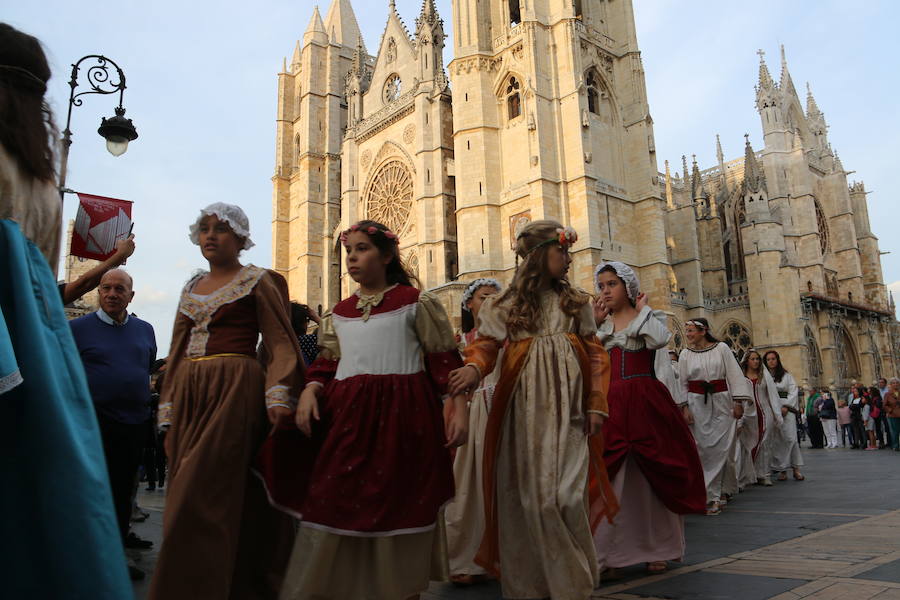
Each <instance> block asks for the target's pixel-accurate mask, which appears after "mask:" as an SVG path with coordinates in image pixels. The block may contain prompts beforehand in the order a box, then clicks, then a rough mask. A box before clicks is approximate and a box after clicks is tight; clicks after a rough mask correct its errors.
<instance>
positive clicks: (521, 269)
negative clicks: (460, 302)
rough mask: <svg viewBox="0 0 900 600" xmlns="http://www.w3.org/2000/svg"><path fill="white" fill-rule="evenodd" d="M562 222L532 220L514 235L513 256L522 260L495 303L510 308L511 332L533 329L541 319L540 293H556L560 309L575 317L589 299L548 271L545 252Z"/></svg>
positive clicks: (508, 329) (509, 324) (531, 330)
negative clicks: (516, 235)
mask: <svg viewBox="0 0 900 600" xmlns="http://www.w3.org/2000/svg"><path fill="white" fill-rule="evenodd" d="M559 229H562V225H561V224H560V223H558V222H556V221H532V222H531V223H529V224H528V225H526V226H525V227H524V228H523V229H522V231H521V233H519V235H518V237H517V238H516V255H517V256H518V257H520V258H522V262H521V263H519V264H518V266H517V267H516V273H515V275H514V276H513V280H512V282H511V283H510V284H509V287H508V288H506V290H505V291H504V292H503V293H502V294H501V295H500V297H499V298H498V299H497V304H503V305H506V306H508V307H509V315H508V316H507V319H506V329H507V331H508V332H509V333H510V334H514V333H519V332H522V331H525V332H529V333H530V332H535V331H537V329H538V327H539V326H540V322H541V292H542V291H544V290H546V289H552V290H554V291H556V293H558V294H559V307H560V309H561V310H562V311H563V312H564V313H566V314H567V315H569V316H570V317H572V318H573V319H577V318H578V313H579V312H580V311H581V308H582V307H583V306H584V305H585V304H586V303H587V302H590V299H591V297H590V296H589V295H588V294H586V293H585V292H583V291H581V290H579V289H577V288H574V287H572V285H571V284H570V283H569V282H568V280H567V279H566V278H565V277H562V278H561V279H554V278H552V277H550V275H548V273H547V254H548V252H549V251H550V248H551V247H552V246H553V245H554V244H553V243H547V242H548V241H549V240H551V239H556V238H558V237H559V233H558V230H559Z"/></svg>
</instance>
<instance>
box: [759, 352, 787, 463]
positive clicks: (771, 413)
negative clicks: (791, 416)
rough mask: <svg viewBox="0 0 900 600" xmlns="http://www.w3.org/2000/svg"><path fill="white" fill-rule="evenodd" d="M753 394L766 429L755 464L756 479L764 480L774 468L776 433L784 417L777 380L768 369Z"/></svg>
mask: <svg viewBox="0 0 900 600" xmlns="http://www.w3.org/2000/svg"><path fill="white" fill-rule="evenodd" d="M753 393H754V394H756V400H757V402H758V404H759V405H760V406H761V407H762V409H763V416H764V417H765V427H764V429H763V435H762V439H761V440H760V442H759V449H757V451H756V458H754V460H753V464H754V465H755V467H756V479H757V480H759V479H764V478H766V477H768V476H769V473H770V472H771V466H772V444H773V443H774V442H775V431H776V430H777V428H779V427H781V424H782V423H783V422H784V417H782V416H781V400H780V399H779V398H778V390H776V389H775V380H774V379H772V375H771V374H769V371H768V369H766V368H763V370H762V376H761V377H760V378H759V379H758V380H757V381H756V384H755V386H754V390H753Z"/></svg>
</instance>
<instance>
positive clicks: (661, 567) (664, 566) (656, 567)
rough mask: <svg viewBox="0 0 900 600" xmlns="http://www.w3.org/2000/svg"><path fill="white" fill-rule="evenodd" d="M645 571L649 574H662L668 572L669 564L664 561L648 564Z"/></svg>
mask: <svg viewBox="0 0 900 600" xmlns="http://www.w3.org/2000/svg"><path fill="white" fill-rule="evenodd" d="M647 570H648V571H649V572H651V573H664V572H665V571H668V570H669V564H668V563H667V562H666V561H664V560H657V561H654V562H648V563H647Z"/></svg>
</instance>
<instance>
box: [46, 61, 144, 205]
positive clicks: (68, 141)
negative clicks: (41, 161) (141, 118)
mask: <svg viewBox="0 0 900 600" xmlns="http://www.w3.org/2000/svg"><path fill="white" fill-rule="evenodd" d="M90 59H96V61H97V62H96V64H94V65H91V66H90V67H89V68H88V70H87V85H88V86H89V87H90V89H87V90H85V91H83V92H79V93H77V94H76V93H75V88H77V87H78V73H79V68H80V66H81V63H83V62H84V61H86V60H90ZM110 67H113V68H115V70H116V73H115V77H117V79H116V80H113V79H112V78H111V77H112V76H111V75H110ZM69 87H70V88H71V91H70V92H69V113H68V116H67V117H66V128H65V129H64V130H63V137H62V156H61V160H60V167H59V196H60V198H62V197H63V194H64V193H65V192H66V191H67V190H66V167H67V165H68V162H69V146H71V145H72V131H71V129H70V128H69V127H70V125H71V123H72V107H74V106H81V104H82V102H83V100H82V99H81V96H85V95H87V94H115V93H116V92H118V93H119V106H117V107H116V114H115V116H113V117H110V118H108V119H106V118H104V119H103V120H102V121H101V123H100V128H99V129H97V133H99V134H100V135H101V136H103V137H104V138H105V139H106V149H107V150H109V153H110V154H112V155H113V156H121V155H122V154H124V153H125V151H126V150H127V149H128V142H130V141H132V140H135V139H137V136H138V134H137V130H136V129H135V128H134V124H132V122H131V119H126V118H125V107H123V106H122V97H123V96H124V95H125V73H124V72H123V71H122V69H121V68H120V67H119V65H117V64H116V63H115V62H114V61H113V60H111V59H109V58H107V57H105V56H101V55H99V54H89V55H87V56H84V57H82V58H81V59H79V61H78V62H76V63H75V64H74V65H72V78H71V79H70V80H69Z"/></svg>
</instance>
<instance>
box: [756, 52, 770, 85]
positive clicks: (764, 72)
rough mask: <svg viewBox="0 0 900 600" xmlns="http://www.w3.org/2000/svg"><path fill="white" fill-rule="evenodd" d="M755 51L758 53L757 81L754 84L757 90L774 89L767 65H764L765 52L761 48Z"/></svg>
mask: <svg viewBox="0 0 900 600" xmlns="http://www.w3.org/2000/svg"><path fill="white" fill-rule="evenodd" d="M756 53H757V54H759V81H758V82H757V84H756V86H757V88H758V89H759V90H767V91H768V90H774V89H775V81H773V80H772V75H771V74H770V73H769V67H768V66H766V58H765V56H766V53H765V52H764V51H763V50H761V49H760V50H757V51H756Z"/></svg>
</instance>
